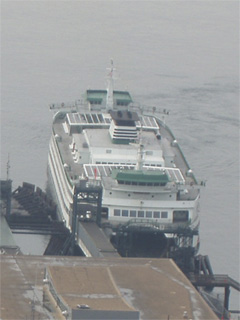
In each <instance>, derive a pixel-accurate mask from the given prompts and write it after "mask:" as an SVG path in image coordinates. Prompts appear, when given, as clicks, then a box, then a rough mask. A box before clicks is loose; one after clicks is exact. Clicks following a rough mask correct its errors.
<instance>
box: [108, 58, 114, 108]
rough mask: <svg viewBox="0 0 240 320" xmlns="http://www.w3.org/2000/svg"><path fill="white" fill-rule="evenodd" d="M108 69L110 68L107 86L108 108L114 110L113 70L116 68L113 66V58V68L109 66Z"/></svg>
mask: <svg viewBox="0 0 240 320" xmlns="http://www.w3.org/2000/svg"><path fill="white" fill-rule="evenodd" d="M107 70H110V72H109V73H108V79H107V81H108V86H107V109H108V110H112V109H113V71H114V70H115V68H113V60H112V59H111V68H107Z"/></svg>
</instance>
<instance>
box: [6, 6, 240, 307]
mask: <svg viewBox="0 0 240 320" xmlns="http://www.w3.org/2000/svg"><path fill="white" fill-rule="evenodd" d="M238 30H239V3H238V1H2V2H1V44H2V49H1V62H2V64H1V80H2V81H1V107H2V108H1V178H2V179H4V178H6V164H7V161H8V155H9V157H10V165H11V168H10V177H11V179H12V180H13V185H14V186H15V187H17V186H18V185H21V184H22V182H23V181H27V182H30V183H34V184H36V185H37V186H39V187H41V188H43V189H44V188H45V186H46V167H47V154H48V142H49V138H50V134H51V120H52V114H51V113H50V111H49V108H48V105H49V104H50V103H55V102H62V101H74V100H75V99H78V98H80V96H81V93H83V92H84V91H85V89H87V88H100V89H103V88H105V86H106V70H105V68H106V67H108V66H109V64H110V59H111V58H112V59H113V60H114V64H115V66H116V68H117V70H118V73H117V74H118V79H117V80H116V85H117V87H118V88H121V89H127V90H129V91H130V92H131V94H132V96H133V98H134V100H136V101H137V102H141V103H143V104H146V105H152V106H157V107H159V108H165V109H168V110H170V117H169V119H167V123H168V125H169V126H170V127H171V129H172V131H173V132H174V134H175V136H176V137H177V139H178V141H179V143H180V145H181V147H182V149H183V151H184V154H185V156H186V158H187V159H188V162H189V164H190V166H191V167H192V169H193V170H194V172H195V175H196V176H197V178H200V179H206V180H207V186H206V188H205V189H204V190H203V191H202V201H201V229H200V235H201V249H200V253H201V254H208V255H209V256H210V259H211V263H212V266H213V270H214V272H215V273H223V274H229V275H230V276H231V277H233V278H235V279H237V280H239V279H240V276H239V266H240V262H239V256H240V255H239V31H238ZM28 241H29V240H26V243H28ZM43 242H44V241H43ZM231 307H232V308H234V309H240V306H239V302H238V295H237V294H235V292H234V290H232V292H231Z"/></svg>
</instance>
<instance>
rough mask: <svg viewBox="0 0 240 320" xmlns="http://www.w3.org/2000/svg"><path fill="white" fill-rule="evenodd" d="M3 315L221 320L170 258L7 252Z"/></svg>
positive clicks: (3, 267)
mask: <svg viewBox="0 0 240 320" xmlns="http://www.w3.org/2000/svg"><path fill="white" fill-rule="evenodd" d="M108 316H109V317H110V318H109V317H108ZM0 317H1V319H11V320H13V319H102V318H104V319H166V320H173V319H178V320H179V319H196V320H201V319H202V320H203V319H204V320H205V319H213V320H214V319H218V318H217V317H216V315H215V314H214V313H213V311H212V310H211V309H210V307H209V306H208V305H207V303H206V302H205V301H204V300H203V298H202V297H201V296H200V294H199V293H198V291H197V290H196V289H195V288H194V287H193V285H192V284H191V282H190V281H189V280H188V279H187V278H186V277H185V275H184V274H183V273H182V272H181V270H180V269H179V268H178V267H177V266H176V264H175V263H174V262H173V261H172V260H170V259H146V258H117V257H112V258H111V257H109V258H85V257H56V256H23V255H5V254H3V255H1V314H0Z"/></svg>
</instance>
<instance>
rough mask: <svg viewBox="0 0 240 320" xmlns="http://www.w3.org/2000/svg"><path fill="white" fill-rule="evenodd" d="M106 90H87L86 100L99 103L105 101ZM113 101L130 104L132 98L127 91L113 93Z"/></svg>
mask: <svg viewBox="0 0 240 320" xmlns="http://www.w3.org/2000/svg"><path fill="white" fill-rule="evenodd" d="M106 96H107V90H87V91H86V100H88V101H97V100H98V101H99V100H103V99H106ZM113 99H114V100H117V101H122V102H127V103H130V102H132V98H131V96H130V94H129V92H127V91H113Z"/></svg>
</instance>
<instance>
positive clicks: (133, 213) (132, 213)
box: [130, 210, 137, 218]
mask: <svg viewBox="0 0 240 320" xmlns="http://www.w3.org/2000/svg"><path fill="white" fill-rule="evenodd" d="M136 216H137V211H136V210H130V217H131V218H135V217H136Z"/></svg>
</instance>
